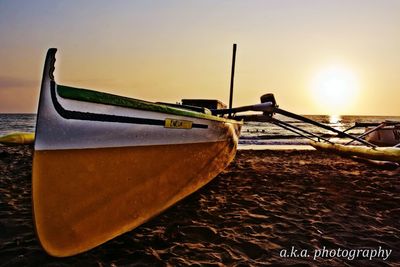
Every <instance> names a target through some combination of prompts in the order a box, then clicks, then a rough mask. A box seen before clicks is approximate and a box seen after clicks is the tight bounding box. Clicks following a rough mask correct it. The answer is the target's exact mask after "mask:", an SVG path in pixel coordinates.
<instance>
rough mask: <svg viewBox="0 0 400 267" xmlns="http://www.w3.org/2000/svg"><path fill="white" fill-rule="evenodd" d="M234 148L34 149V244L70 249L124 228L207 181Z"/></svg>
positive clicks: (54, 250) (55, 251)
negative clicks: (37, 239)
mask: <svg viewBox="0 0 400 267" xmlns="http://www.w3.org/2000/svg"><path fill="white" fill-rule="evenodd" d="M235 151H236V145H235V144H234V143H228V142H214V143H198V144H190V145H187V144H185V145H166V146H143V147H126V148H104V149H82V150H49V151H37V152H35V157H34V165H35V168H34V173H33V175H34V177H37V178H40V179H34V184H33V189H34V190H33V199H34V210H35V220H36V230H37V233H38V236H39V237H40V241H41V244H42V246H43V247H44V248H45V250H46V251H48V252H49V253H50V254H52V255H54V256H66V255H73V254H76V253H79V252H82V251H85V250H88V249H90V248H92V247H95V246H97V245H98V244H101V243H103V242H105V241H107V240H109V239H111V238H113V237H115V236H118V235H120V234H122V233H124V232H126V231H128V230H131V229H133V228H135V227H136V226H138V225H140V224H142V223H143V222H145V221H147V220H149V219H150V218H151V217H153V216H155V215H156V214H158V213H160V212H161V211H163V210H165V209H166V208H168V207H169V206H171V205H172V204H174V203H176V202H177V201H179V200H180V199H182V198H184V197H185V196H187V195H189V194H191V193H193V192H194V191H196V190H197V189H199V188H200V187H202V186H203V185H205V184H206V183H208V182H209V181H210V180H211V179H212V178H213V177H215V176H216V175H217V174H218V173H219V172H221V171H222V170H223V169H224V168H225V167H226V165H227V164H228V163H229V162H230V161H231V160H232V159H233V157H234V155H235Z"/></svg>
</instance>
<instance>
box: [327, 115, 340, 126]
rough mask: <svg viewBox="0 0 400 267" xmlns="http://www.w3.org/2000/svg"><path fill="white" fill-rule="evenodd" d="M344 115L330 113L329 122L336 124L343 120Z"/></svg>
mask: <svg viewBox="0 0 400 267" xmlns="http://www.w3.org/2000/svg"><path fill="white" fill-rule="evenodd" d="M341 119H342V117H341V116H340V115H330V116H329V123H330V124H336V123H339V122H340V121H341Z"/></svg>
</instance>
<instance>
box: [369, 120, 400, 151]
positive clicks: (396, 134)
mask: <svg viewBox="0 0 400 267" xmlns="http://www.w3.org/2000/svg"><path fill="white" fill-rule="evenodd" d="M373 128H374V127H366V128H365V131H366V132H368V131H371V130H373ZM365 140H367V141H368V142H370V143H373V144H375V145H377V146H395V145H397V144H399V143H400V123H398V124H393V125H387V126H384V127H382V128H379V129H378V130H376V131H372V132H371V133H369V134H368V135H367V136H365Z"/></svg>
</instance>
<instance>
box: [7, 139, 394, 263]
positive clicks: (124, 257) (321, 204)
mask: <svg viewBox="0 0 400 267" xmlns="http://www.w3.org/2000/svg"><path fill="white" fill-rule="evenodd" d="M31 161H32V149H31V148H30V147H28V146H16V147H0V265H1V266H46V265H47V266H70V265H73V266H92V265H94V266H99V265H100V266H108V265H110V264H114V265H115V266H121V265H133V266H135V265H139V266H140V265H141V266H164V265H171V266H176V265H190V264H195V265H202V264H205V265H217V266H218V265H219V266H223V265H230V266H232V265H241V264H242V265H243V266H247V265H254V266H262V265H267V264H275V265H278V266H281V265H285V266H308V265H311V266H313V265H314V266H320V265H326V266H400V251H399V248H400V170H382V169H377V168H376V167H371V166H369V165H366V164H364V163H359V162H355V161H352V160H350V159H346V158H341V157H338V156H335V155H330V154H326V153H323V152H319V151H289V150H287V151H271V150H266V151H239V152H238V154H237V157H236V159H235V161H234V162H233V163H232V164H231V165H230V166H229V168H227V169H226V170H225V171H224V172H223V173H222V174H220V175H219V176H218V177H217V178H216V179H214V180H213V181H212V182H211V183H210V184H208V185H207V186H205V187H204V188H202V189H201V190H200V191H198V192H196V193H195V194H193V195H191V196H189V197H188V198H186V199H184V200H183V201H181V202H179V203H178V204H177V205H175V206H174V207H172V208H170V209H169V210H167V211H166V212H164V213H163V214H161V215H160V216H158V217H156V218H154V219H153V220H151V221H150V222H148V223H146V224H145V225H143V226H141V227H139V228H137V229H135V230H133V231H131V232H129V233H126V234H124V235H122V236H120V237H118V238H115V239H114V240H111V241H110V242H107V243H106V244H104V245H101V246H99V247H97V248H95V249H93V250H91V251H89V252H87V253H84V254H81V255H78V256H74V257H70V258H65V259H59V258H52V257H50V256H48V255H46V253H45V252H44V251H43V250H42V249H41V248H40V246H39V243H38V241H37V240H36V237H35V234H34V228H33V224H32V217H31V216H32V213H31V201H30V190H31V189H30V186H31V181H30V179H31V177H30V176H31ZM291 246H295V247H296V248H298V249H308V250H309V251H313V250H314V249H315V248H320V247H323V246H325V247H327V248H329V249H337V248H341V249H358V248H378V247H379V246H381V247H383V248H385V249H392V250H393V251H392V253H391V255H390V257H389V259H388V260H386V261H383V260H382V259H373V260H371V261H370V260H368V259H367V260H365V259H364V260H362V259H356V260H353V261H350V260H346V259H344V258H328V259H317V260H316V261H314V260H313V259H312V258H292V259H288V258H281V257H280V256H279V252H280V250H281V249H288V250H290V248H291Z"/></svg>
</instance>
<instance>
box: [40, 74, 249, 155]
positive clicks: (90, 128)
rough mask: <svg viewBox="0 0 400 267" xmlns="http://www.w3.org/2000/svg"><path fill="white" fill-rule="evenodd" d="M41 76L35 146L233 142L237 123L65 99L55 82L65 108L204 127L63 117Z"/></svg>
mask: <svg viewBox="0 0 400 267" xmlns="http://www.w3.org/2000/svg"><path fill="white" fill-rule="evenodd" d="M44 80H45V81H44V82H43V83H42V87H45V88H42V89H41V96H40V107H39V111H38V121H37V129H36V140H35V149H36V150H56V149H84V148H100V147H101V148H105V147H126V146H151V145H168V144H192V143H202V142H218V141H224V140H227V139H234V142H236V143H237V139H238V134H239V131H240V126H241V124H240V123H232V122H221V121H213V120H208V119H201V118H193V117H189V116H179V115H173V114H165V113H161V112H154V111H146V110H138V109H132V108H127V107H121V106H114V105H106V104H98V103H91V102H84V101H77V100H71V99H66V98H62V97H60V96H59V95H58V94H57V85H55V86H56V88H54V90H55V95H56V99H57V102H59V103H60V105H61V106H62V107H63V108H64V109H65V110H70V111H78V112H84V113H87V112H89V113H95V114H107V115H116V116H124V117H135V118H143V119H151V120H159V121H165V119H167V118H170V119H177V120H186V121H191V122H193V123H194V124H201V125H202V126H204V127H205V128H195V127H193V128H191V129H176V128H165V127H164V126H163V125H151V124H133V123H121V122H105V121H91V120H76V119H65V118H63V117H62V116H61V115H60V114H59V113H58V112H57V110H56V109H55V106H54V103H53V101H52V99H51V93H50V90H51V88H50V87H51V83H50V79H49V78H44Z"/></svg>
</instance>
